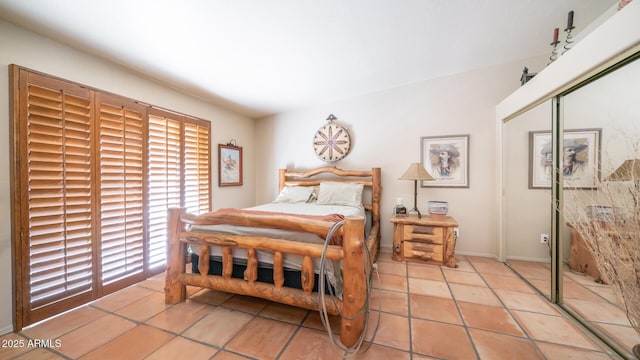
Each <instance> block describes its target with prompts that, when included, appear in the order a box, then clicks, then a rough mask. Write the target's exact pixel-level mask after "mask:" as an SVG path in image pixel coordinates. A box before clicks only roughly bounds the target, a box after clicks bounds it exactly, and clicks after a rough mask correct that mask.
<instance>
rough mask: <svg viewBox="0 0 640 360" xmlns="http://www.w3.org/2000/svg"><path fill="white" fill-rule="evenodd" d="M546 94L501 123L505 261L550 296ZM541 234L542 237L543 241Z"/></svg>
mask: <svg viewBox="0 0 640 360" xmlns="http://www.w3.org/2000/svg"><path fill="white" fill-rule="evenodd" d="M551 126H552V100H548V101H546V102H543V103H542V104H540V105H538V106H536V107H534V108H532V109H530V110H529V111H527V112H525V113H524V114H521V115H519V116H517V117H515V118H513V119H511V120H509V121H507V122H505V123H504V124H503V128H502V132H503V136H502V138H503V144H502V146H503V158H502V161H503V169H506V170H505V171H504V172H503V185H504V197H503V209H504V212H503V214H504V218H503V224H504V227H503V229H502V231H503V239H504V242H505V244H504V251H505V257H506V259H507V265H508V266H510V267H511V268H512V269H513V270H515V271H516V272H517V273H518V274H519V275H520V276H522V277H523V278H524V279H526V280H527V281H528V282H529V283H530V284H531V285H533V286H534V287H535V288H536V289H538V291H539V292H540V293H542V294H544V295H545V296H546V297H547V298H548V299H551V289H552V287H551V280H552V277H551V246H550V245H551V244H550V241H548V240H549V238H550V236H551V216H552V210H553V208H552V199H553V197H552V193H551V180H552V179H551V178H552V176H551V175H552V171H551V169H553V166H552V165H553V164H552V163H551V138H552V137H551ZM543 239H546V241H544V240H543Z"/></svg>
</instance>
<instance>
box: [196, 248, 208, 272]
mask: <svg viewBox="0 0 640 360" xmlns="http://www.w3.org/2000/svg"><path fill="white" fill-rule="evenodd" d="M198 270H200V275H202V276H207V275H208V274H209V247H208V246H200V254H199V257H198Z"/></svg>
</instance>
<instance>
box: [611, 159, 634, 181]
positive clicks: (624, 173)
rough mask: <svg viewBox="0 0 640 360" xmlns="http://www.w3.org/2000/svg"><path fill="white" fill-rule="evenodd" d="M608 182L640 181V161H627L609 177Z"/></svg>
mask: <svg viewBox="0 0 640 360" xmlns="http://www.w3.org/2000/svg"><path fill="white" fill-rule="evenodd" d="M605 180H607V181H640V159H632V160H625V161H624V162H623V163H622V165H620V166H618V168H617V169H616V170H615V171H614V172H613V173H611V175H609V176H607V178H606V179H605Z"/></svg>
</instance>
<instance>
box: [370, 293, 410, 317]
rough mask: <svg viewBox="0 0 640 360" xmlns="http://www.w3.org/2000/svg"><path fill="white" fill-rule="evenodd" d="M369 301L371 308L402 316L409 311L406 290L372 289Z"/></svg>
mask: <svg viewBox="0 0 640 360" xmlns="http://www.w3.org/2000/svg"><path fill="white" fill-rule="evenodd" d="M370 303H371V309H373V310H380V311H383V312H388V313H393V314H397V315H403V316H407V314H408V313H409V299H408V296H407V293H406V292H404V293H402V292H396V291H387V290H380V289H373V290H372V292H371V300H370Z"/></svg>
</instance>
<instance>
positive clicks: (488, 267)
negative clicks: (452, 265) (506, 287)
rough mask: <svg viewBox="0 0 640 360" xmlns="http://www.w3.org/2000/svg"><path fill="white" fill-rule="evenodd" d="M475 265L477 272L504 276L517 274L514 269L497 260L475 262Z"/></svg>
mask: <svg viewBox="0 0 640 360" xmlns="http://www.w3.org/2000/svg"><path fill="white" fill-rule="evenodd" d="M473 267H474V268H475V269H476V271H477V272H479V273H481V274H496V275H503V276H515V275H514V274H513V271H511V269H509V268H508V267H507V266H506V265H504V264H502V263H499V262H497V261H493V262H487V263H476V264H473Z"/></svg>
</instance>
